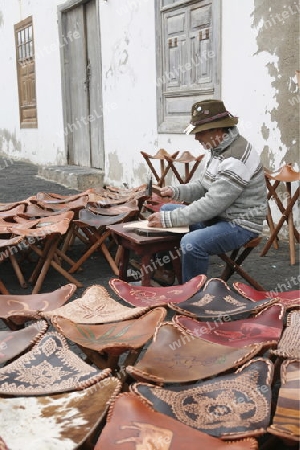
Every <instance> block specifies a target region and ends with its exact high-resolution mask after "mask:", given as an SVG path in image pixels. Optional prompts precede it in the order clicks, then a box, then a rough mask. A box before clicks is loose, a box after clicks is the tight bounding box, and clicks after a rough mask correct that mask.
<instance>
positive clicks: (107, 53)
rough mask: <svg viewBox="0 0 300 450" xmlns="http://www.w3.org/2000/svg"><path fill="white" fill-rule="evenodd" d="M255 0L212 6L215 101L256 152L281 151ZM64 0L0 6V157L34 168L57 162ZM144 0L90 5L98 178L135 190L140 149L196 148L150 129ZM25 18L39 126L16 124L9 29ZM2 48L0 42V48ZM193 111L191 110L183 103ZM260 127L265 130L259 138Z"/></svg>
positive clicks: (60, 158)
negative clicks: (217, 61) (101, 167)
mask: <svg viewBox="0 0 300 450" xmlns="http://www.w3.org/2000/svg"><path fill="white" fill-rule="evenodd" d="M254 1H255V0H243V1H242V2H241V1H240V0H221V3H222V27H221V28H222V29H221V35H222V58H221V61H222V70H221V77H220V78H221V97H222V99H223V100H224V102H225V104H226V106H227V108H228V110H229V111H230V112H232V113H233V114H235V115H237V116H239V117H240V125H239V127H240V131H241V132H242V134H244V135H245V137H246V138H248V139H249V140H250V141H251V142H252V143H253V145H254V146H255V147H256V149H257V150H258V152H259V153H261V152H262V150H263V148H264V146H266V145H268V146H269V147H270V148H271V149H272V148H274V149H276V148H278V146H280V147H281V153H280V155H279V154H277V153H276V151H275V150H274V154H273V155H272V158H273V162H275V165H276V164H277V163H279V160H282V157H283V154H285V152H286V150H287V149H286V147H285V145H284V144H282V143H281V136H280V131H279V128H278V127H277V126H276V125H277V124H276V122H274V121H273V122H272V118H271V112H270V111H272V109H274V108H276V105H277V104H276V98H275V88H274V87H272V77H271V76H270V75H269V73H268V70H267V67H266V66H267V64H268V63H270V61H271V62H274V63H275V64H276V63H277V61H276V59H277V56H276V55H273V54H270V53H266V52H265V53H264V52H259V53H258V54H257V55H255V53H256V51H257V44H256V36H257V32H258V31H257V30H256V29H255V28H253V27H252V21H253V17H252V13H253V9H254ZM63 3H65V2H64V0H53V1H51V2H50V1H41V0H19V1H18V0H10V1H8V0H0V12H1V13H2V20H1V16H0V57H1V63H2V66H3V67H5V70H2V71H1V73H0V94H1V99H2V102H3V105H5V106H6V108H5V109H1V111H0V144H1V145H0V151H2V152H6V153H7V154H8V155H9V156H12V157H13V158H20V159H28V160H30V161H32V162H34V163H37V164H45V165H50V164H52V165H60V164H64V163H66V153H65V144H64V137H63V129H64V124H63V115H62V97H61V68H60V49H59V44H58V26H57V5H59V4H63ZM154 5H155V3H154V1H153V0H108V1H105V0H99V15H100V28H101V46H102V80H103V109H104V114H103V117H104V142H105V182H106V183H114V184H122V183H127V184H128V185H131V186H132V185H139V184H141V183H143V182H145V179H146V175H147V173H148V172H149V170H148V168H147V166H146V164H145V161H144V159H143V158H142V156H141V154H140V151H141V150H143V151H145V152H147V153H149V154H154V153H156V151H157V150H158V149H160V148H164V149H166V150H167V151H168V152H170V153H173V152H174V151H176V150H179V151H180V152H182V151H186V150H188V151H190V152H191V153H192V154H194V155H195V156H196V155H198V154H200V153H204V150H203V149H202V148H201V147H200V146H199V144H198V143H197V142H196V141H195V140H194V138H193V136H186V135H185V134H183V132H182V134H159V135H158V133H157V116H156V47H155V46H156V43H155V14H154ZM28 15H33V21H34V32H35V45H36V79H37V85H36V89H37V108H38V129H22V130H20V127H19V112H18V94H17V77H16V63H15V57H14V55H15V43H14V33H13V24H14V23H17V22H19V21H20V20H22V19H24V18H26V17H27V16H28ZM4 42H5V45H4V44H3V43H4ZM191 106H192V105H191ZM262 124H265V125H264V126H265V127H266V128H267V129H268V133H267V136H266V135H264V133H263V132H262Z"/></svg>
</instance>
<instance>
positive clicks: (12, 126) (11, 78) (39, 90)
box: [0, 0, 66, 164]
mask: <svg viewBox="0 0 300 450" xmlns="http://www.w3.org/2000/svg"><path fill="white" fill-rule="evenodd" d="M56 3H59V2H58V1H56V2H43V3H42V4H41V2H40V1H39V0H20V1H17V0H11V1H7V0H0V11H1V13H2V20H3V23H2V26H1V27H0V42H1V45H0V57H1V65H3V66H2V67H5V70H2V71H1V75H0V81H1V83H0V96H1V102H2V104H3V105H6V108H5V109H4V108H3V109H2V108H1V112H0V133H1V134H0V143H1V144H2V145H1V151H2V152H5V153H8V154H9V155H10V156H11V157H12V158H15V159H24V160H30V161H31V162H33V163H37V164H61V163H64V162H65V161H66V158H65V146H64V139H63V134H61V133H60V131H61V130H62V129H63V121H62V99H61V74H60V53H59V43H58V30H57V6H56ZM30 15H32V16H33V27H34V40H35V52H36V96H37V111H38V128H37V129H35V128H32V129H20V121H19V106H18V105H19V102H18V86H17V74H16V60H15V40H14V28H13V25H14V24H16V23H18V22H20V21H21V20H23V19H25V18H26V17H28V16H30Z"/></svg>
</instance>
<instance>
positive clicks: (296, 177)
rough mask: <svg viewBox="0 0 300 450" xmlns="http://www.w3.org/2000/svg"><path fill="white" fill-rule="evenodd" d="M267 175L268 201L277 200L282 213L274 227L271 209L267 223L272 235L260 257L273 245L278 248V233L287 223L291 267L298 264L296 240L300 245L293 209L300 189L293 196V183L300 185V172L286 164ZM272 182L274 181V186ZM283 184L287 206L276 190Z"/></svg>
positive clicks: (266, 173)
mask: <svg viewBox="0 0 300 450" xmlns="http://www.w3.org/2000/svg"><path fill="white" fill-rule="evenodd" d="M265 175H266V182H267V187H268V191H269V193H268V200H270V199H271V198H273V199H274V200H275V202H276V205H277V206H278V209H279V211H280V212H281V218H280V220H279V222H278V224H277V225H276V226H274V222H273V219H272V216H271V210H270V207H269V212H268V216H267V221H268V224H269V227H270V231H271V234H270V237H269V239H268V242H267V243H266V245H265V246H264V248H263V250H262V252H261V254H260V256H265V255H266V254H267V252H268V250H269V248H270V247H271V245H272V244H274V243H275V248H276V245H277V246H278V233H279V231H280V230H281V228H282V226H283V224H284V222H287V224H288V233H289V247H290V262H291V265H294V264H295V262H296V256H295V252H296V250H295V240H296V241H297V242H298V243H299V232H298V231H297V229H296V227H295V224H294V219H293V207H294V205H295V204H296V201H297V200H298V199H299V195H300V187H299V186H298V187H297V189H296V190H295V191H294V193H293V194H292V183H293V182H298V183H299V181H300V172H296V171H295V170H294V169H293V168H292V166H291V164H286V165H285V166H283V167H281V168H280V169H279V170H278V171H275V172H269V171H265ZM272 181H274V183H273V184H272ZM282 183H283V184H284V185H285V189H286V206H284V202H283V201H281V199H280V197H279V195H278V193H277V192H276V189H277V188H278V187H279V185H280V184H282Z"/></svg>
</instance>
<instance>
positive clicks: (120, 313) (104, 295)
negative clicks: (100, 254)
mask: <svg viewBox="0 0 300 450" xmlns="http://www.w3.org/2000/svg"><path fill="white" fill-rule="evenodd" d="M148 310H149V307H145V306H144V307H137V308H129V307H128V306H123V305H121V304H120V303H118V302H117V301H116V300H114V299H113V298H112V297H111V296H110V295H109V293H108V291H107V289H106V288H105V287H104V286H100V285H94V286H91V287H89V288H87V289H86V290H85V292H84V293H83V294H82V297H80V298H77V299H76V300H73V301H72V302H70V303H68V304H67V305H65V306H62V307H59V308H57V309H53V310H51V311H46V312H44V313H43V314H42V315H43V316H44V317H45V318H53V317H54V316H60V317H64V318H65V319H69V320H71V321H73V322H75V323H90V324H96V323H108V322H118V321H120V320H127V319H133V318H135V317H139V316H141V315H142V314H145V313H146V312H147V311H148Z"/></svg>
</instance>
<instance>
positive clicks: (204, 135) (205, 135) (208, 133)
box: [195, 128, 224, 150]
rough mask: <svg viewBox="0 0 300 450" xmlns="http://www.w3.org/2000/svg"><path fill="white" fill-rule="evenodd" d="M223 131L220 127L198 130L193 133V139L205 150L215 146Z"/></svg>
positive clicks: (219, 141) (218, 142)
mask: <svg viewBox="0 0 300 450" xmlns="http://www.w3.org/2000/svg"><path fill="white" fill-rule="evenodd" d="M223 135H224V132H223V130H222V129H221V128H216V129H213V130H205V131H199V132H198V133H196V134H195V139H196V141H198V142H199V143H200V144H201V145H202V146H203V147H204V148H205V149H206V150H210V149H211V148H214V147H217V146H218V145H219V144H220V143H221V142H222V140H223V139H224V137H223Z"/></svg>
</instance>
